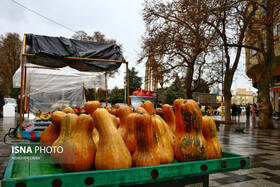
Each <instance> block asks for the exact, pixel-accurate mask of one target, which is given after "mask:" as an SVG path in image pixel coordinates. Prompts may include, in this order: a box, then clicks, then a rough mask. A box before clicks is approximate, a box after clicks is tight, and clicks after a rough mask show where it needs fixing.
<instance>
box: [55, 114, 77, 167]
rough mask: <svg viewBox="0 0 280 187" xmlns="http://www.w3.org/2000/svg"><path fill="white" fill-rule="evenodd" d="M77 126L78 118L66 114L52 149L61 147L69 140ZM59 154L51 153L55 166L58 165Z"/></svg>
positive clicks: (74, 115)
mask: <svg viewBox="0 0 280 187" xmlns="http://www.w3.org/2000/svg"><path fill="white" fill-rule="evenodd" d="M77 125H78V116H77V115H76V114H72V113H68V114H66V115H65V117H64V118H63V120H62V121H61V129H60V134H59V136H58V138H57V139H56V141H55V142H54V143H53V144H52V147H53V149H55V148H56V147H58V146H62V147H63V144H64V142H66V141H67V139H70V138H71V137H72V136H73V132H74V131H75V128H76V127H77ZM60 157H61V154H60V153H58V152H57V151H56V152H54V151H53V152H52V153H51V158H52V160H53V162H54V163H55V164H60Z"/></svg>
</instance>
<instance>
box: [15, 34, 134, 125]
mask: <svg viewBox="0 0 280 187" xmlns="http://www.w3.org/2000/svg"><path fill="white" fill-rule="evenodd" d="M26 56H32V57H37V58H40V57H41V56H40V55H36V54H28V53H26V34H24V38H23V47H22V55H21V80H20V85H21V87H20V123H19V124H20V129H21V130H22V122H23V120H24V108H25V106H24V105H25V102H23V92H25V90H24V87H23V86H22V85H25V84H24V79H25V77H26V75H25V67H24V57H26ZM64 58H65V59H68V60H84V61H95V62H104V63H106V62H114V63H124V64H126V88H127V89H126V101H127V104H128V105H129V71H128V62H127V61H118V60H106V59H95V58H81V57H64ZM105 78H106V79H107V73H105ZM106 93H107V86H106ZM107 105H108V99H107V96H106V106H107Z"/></svg>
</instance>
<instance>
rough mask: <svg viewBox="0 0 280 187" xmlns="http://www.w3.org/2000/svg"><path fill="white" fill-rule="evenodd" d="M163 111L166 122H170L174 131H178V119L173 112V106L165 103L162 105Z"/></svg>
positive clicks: (170, 126) (169, 124)
mask: <svg viewBox="0 0 280 187" xmlns="http://www.w3.org/2000/svg"><path fill="white" fill-rule="evenodd" d="M162 112H163V114H164V116H165V119H166V123H167V124H168V126H169V128H170V129H171V130H172V132H173V133H175V132H176V120H175V114H174V112H173V109H172V107H171V106H170V105H169V104H165V105H163V107H162Z"/></svg>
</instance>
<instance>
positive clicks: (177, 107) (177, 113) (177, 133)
mask: <svg viewBox="0 0 280 187" xmlns="http://www.w3.org/2000/svg"><path fill="white" fill-rule="evenodd" d="M183 101H184V99H181V98H179V99H176V100H175V101H174V102H173V107H174V111H175V122H176V130H175V136H176V137H177V138H178V139H180V138H181V137H182V136H183V135H184V130H183V124H181V121H180V105H181V103H182V102H183Z"/></svg>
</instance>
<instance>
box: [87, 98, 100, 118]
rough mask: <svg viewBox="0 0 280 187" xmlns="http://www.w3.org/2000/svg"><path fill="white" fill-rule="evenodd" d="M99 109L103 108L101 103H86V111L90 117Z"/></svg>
mask: <svg viewBox="0 0 280 187" xmlns="http://www.w3.org/2000/svg"><path fill="white" fill-rule="evenodd" d="M97 108H101V104H100V102H99V101H88V102H86V103H85V110H86V112H87V113H88V114H89V115H92V113H93V112H94V111H95V110H96V109H97Z"/></svg>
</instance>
